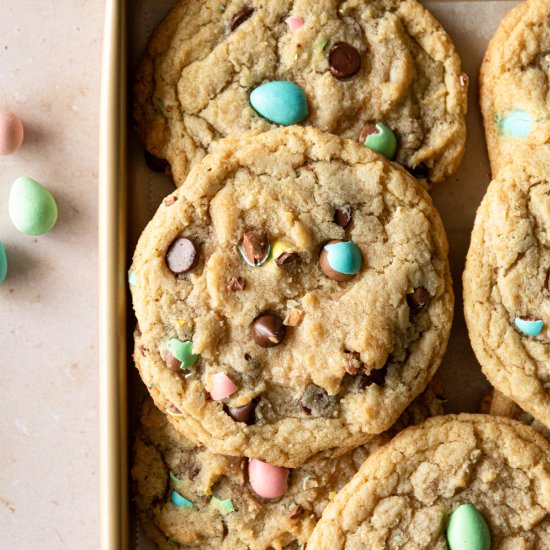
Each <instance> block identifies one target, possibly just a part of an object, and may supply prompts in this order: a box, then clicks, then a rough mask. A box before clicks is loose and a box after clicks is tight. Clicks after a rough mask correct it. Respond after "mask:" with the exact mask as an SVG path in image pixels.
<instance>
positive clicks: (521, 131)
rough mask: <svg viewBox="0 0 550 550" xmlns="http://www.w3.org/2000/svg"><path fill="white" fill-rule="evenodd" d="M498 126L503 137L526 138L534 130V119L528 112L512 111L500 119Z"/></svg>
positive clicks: (498, 119)
mask: <svg viewBox="0 0 550 550" xmlns="http://www.w3.org/2000/svg"><path fill="white" fill-rule="evenodd" d="M497 125H498V127H499V130H500V133H501V134H502V135H503V136H506V137H520V138H525V137H527V136H528V135H529V134H530V133H531V130H532V129H533V117H532V116H531V114H530V113H528V112H527V111H521V110H517V111H512V112H510V113H507V114H505V115H503V116H500V117H498V118H497Z"/></svg>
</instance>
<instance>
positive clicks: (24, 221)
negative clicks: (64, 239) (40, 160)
mask: <svg viewBox="0 0 550 550" xmlns="http://www.w3.org/2000/svg"><path fill="white" fill-rule="evenodd" d="M9 212H10V218H11V221H12V222H13V225H15V227H16V228H17V229H18V230H19V231H21V233H25V234H27V235H43V234H44V233H47V232H48V231H50V229H52V228H53V226H54V225H55V222H56V221H57V204H56V203H55V199H54V198H53V196H52V194H51V193H50V192H49V191H48V190H47V189H46V188H45V187H44V186H43V185H40V184H39V183H38V182H37V181H35V180H33V179H31V178H25V177H23V178H17V179H16V180H15V181H14V182H13V184H12V186H11V190H10V198H9Z"/></svg>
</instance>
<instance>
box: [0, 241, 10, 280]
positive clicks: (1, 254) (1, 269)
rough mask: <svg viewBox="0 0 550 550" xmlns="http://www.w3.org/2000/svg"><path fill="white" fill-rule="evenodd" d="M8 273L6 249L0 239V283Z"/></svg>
mask: <svg viewBox="0 0 550 550" xmlns="http://www.w3.org/2000/svg"><path fill="white" fill-rule="evenodd" d="M7 274H8V257H7V256H6V249H5V248H4V245H3V244H2V241H0V285H1V284H2V283H3V282H4V281H5V279H6V275H7Z"/></svg>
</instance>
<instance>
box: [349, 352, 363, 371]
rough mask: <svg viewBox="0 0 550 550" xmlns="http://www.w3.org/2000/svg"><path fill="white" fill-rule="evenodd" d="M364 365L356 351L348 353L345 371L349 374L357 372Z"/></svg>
mask: <svg viewBox="0 0 550 550" xmlns="http://www.w3.org/2000/svg"><path fill="white" fill-rule="evenodd" d="M364 367H365V365H364V364H363V362H362V361H361V356H360V355H359V353H358V352H357V351H352V352H350V354H349V355H348V363H347V365H346V372H348V373H349V374H357V373H358V372H359V371H360V370H362V369H363V368H364Z"/></svg>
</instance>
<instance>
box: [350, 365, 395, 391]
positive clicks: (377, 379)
mask: <svg viewBox="0 0 550 550" xmlns="http://www.w3.org/2000/svg"><path fill="white" fill-rule="evenodd" d="M387 373H388V366H387V365H384V366H383V367H382V368H381V369H375V370H371V371H370V372H369V374H361V375H360V376H359V379H358V380H357V389H359V390H364V389H365V388H368V387H369V386H372V385H373V384H376V385H377V386H380V387H381V388H383V387H384V384H385V382H386V374H387Z"/></svg>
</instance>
